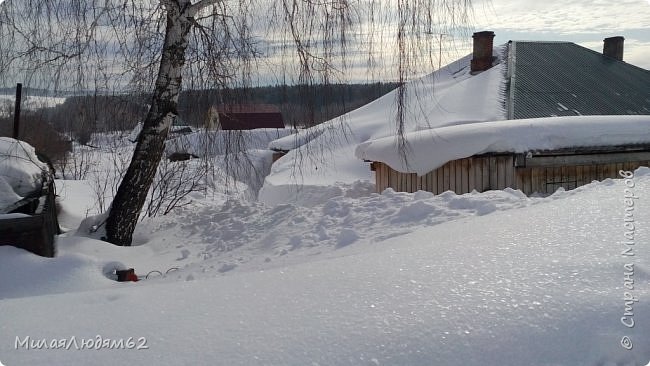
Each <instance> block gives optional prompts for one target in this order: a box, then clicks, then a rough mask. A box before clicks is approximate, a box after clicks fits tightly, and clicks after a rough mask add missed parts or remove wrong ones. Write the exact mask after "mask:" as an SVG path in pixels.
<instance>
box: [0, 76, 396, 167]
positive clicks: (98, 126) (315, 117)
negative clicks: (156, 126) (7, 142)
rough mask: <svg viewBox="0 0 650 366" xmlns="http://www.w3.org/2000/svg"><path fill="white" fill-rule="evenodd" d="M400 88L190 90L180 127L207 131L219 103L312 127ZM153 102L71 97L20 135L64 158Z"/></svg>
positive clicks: (39, 114)
mask: <svg viewBox="0 0 650 366" xmlns="http://www.w3.org/2000/svg"><path fill="white" fill-rule="evenodd" d="M396 87H397V84H396V83H375V84H332V85H309V86H308V85H297V86H286V85H284V86H267V87H257V88H240V89H226V90H188V91H184V92H183V93H182V94H181V96H180V98H179V110H178V113H179V119H180V121H179V123H181V124H187V125H190V126H196V127H199V126H203V125H204V124H205V122H206V120H207V117H208V111H209V109H210V107H212V106H216V105H219V104H259V103H262V104H272V105H276V106H277V107H279V108H280V110H281V111H282V115H283V117H284V121H285V125H287V126H293V127H308V126H312V125H316V124H318V123H321V122H324V121H326V120H329V119H331V118H334V117H336V116H339V115H342V114H344V113H346V112H348V111H351V110H353V109H356V108H359V107H360V106H362V105H364V104H367V103H369V102H371V101H373V100H375V99H377V98H379V97H381V96H382V95H384V94H386V93H388V92H389V91H391V90H393V89H395V88H396ZM23 90H25V89H23ZM9 92H10V90H9V89H7V93H6V94H10V93H9ZM41 92H42V94H46V93H45V91H41ZM30 94H32V93H30ZM39 94H41V93H39ZM150 99H151V96H150V95H143V94H139V95H127V94H116V95H88V94H86V95H82V96H71V97H68V98H67V99H66V100H65V102H64V103H62V104H60V105H58V106H56V107H51V108H44V109H39V110H36V111H23V112H22V114H21V121H22V122H21V133H20V136H21V139H24V140H25V141H27V142H29V143H31V144H32V145H34V146H35V147H36V148H37V149H38V150H41V151H43V152H44V153H46V154H48V155H51V157H52V158H53V159H54V158H57V157H59V156H61V154H63V153H65V150H66V149H67V148H69V146H70V143H69V142H70V140H76V141H77V142H79V143H81V144H85V143H87V142H88V141H89V140H90V136H91V134H92V133H94V132H107V131H128V130H131V129H133V128H134V127H135V126H136V124H137V123H138V122H140V121H142V120H143V119H144V117H145V115H146V113H147V110H148V108H149V103H150ZM12 125H13V116H9V115H4V117H0V136H11V133H12ZM48 145H51V146H48Z"/></svg>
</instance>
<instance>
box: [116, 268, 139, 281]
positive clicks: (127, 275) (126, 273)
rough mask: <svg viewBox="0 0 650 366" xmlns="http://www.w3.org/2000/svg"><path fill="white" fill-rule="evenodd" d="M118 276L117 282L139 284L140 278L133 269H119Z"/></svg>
mask: <svg viewBox="0 0 650 366" xmlns="http://www.w3.org/2000/svg"><path fill="white" fill-rule="evenodd" d="M115 274H116V275H117V282H137V281H138V276H137V275H136V274H135V270H134V269H133V268H129V269H118V270H116V271H115Z"/></svg>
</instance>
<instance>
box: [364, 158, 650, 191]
mask: <svg viewBox="0 0 650 366" xmlns="http://www.w3.org/2000/svg"><path fill="white" fill-rule="evenodd" d="M603 155H604V154H603ZM630 157H631V158H639V157H642V156H641V155H639V154H638V153H637V154H632V153H631V154H630ZM563 159H564V160H563V162H567V161H570V157H564V158H563ZM603 160H604V161H606V162H607V163H604V164H597V163H596V162H597V160H592V161H584V160H580V164H574V165H557V164H552V166H543V165H541V164H540V163H539V162H536V163H534V164H530V165H527V166H517V167H515V155H481V156H473V157H469V158H464V159H458V160H453V161H450V162H448V163H446V164H445V165H443V166H441V167H439V168H437V169H435V170H432V171H430V172H429V173H427V174H425V175H423V176H420V177H418V176H417V175H416V174H414V173H400V172H397V171H395V170H393V169H392V168H390V167H389V166H388V165H386V164H384V163H380V162H375V169H376V170H375V174H376V177H375V178H376V187H377V192H382V191H383V190H385V189H386V188H388V187H391V188H393V189H394V190H396V191H401V192H415V191H418V190H423V191H429V192H433V193H434V194H440V193H442V192H445V191H448V190H451V191H454V192H456V193H458V194H463V193H468V192H471V191H473V190H476V191H478V192H484V191H488V190H492V189H504V188H506V187H510V188H513V189H519V190H521V191H522V192H523V193H525V194H526V195H531V194H534V193H538V194H542V195H547V194H552V193H554V192H555V191H556V190H558V189H559V188H563V189H565V190H571V189H575V188H577V187H580V186H582V185H585V184H589V183H591V182H592V181H594V180H598V181H602V180H604V179H607V178H620V177H619V174H618V172H619V170H630V171H633V170H634V169H636V168H638V167H640V166H650V160H646V159H643V160H639V161H625V162H621V161H620V160H621V159H620V156H618V157H617V159H616V160H617V161H615V162H609V161H608V159H607V158H605V159H603ZM610 160H611V159H610ZM547 161H550V160H547Z"/></svg>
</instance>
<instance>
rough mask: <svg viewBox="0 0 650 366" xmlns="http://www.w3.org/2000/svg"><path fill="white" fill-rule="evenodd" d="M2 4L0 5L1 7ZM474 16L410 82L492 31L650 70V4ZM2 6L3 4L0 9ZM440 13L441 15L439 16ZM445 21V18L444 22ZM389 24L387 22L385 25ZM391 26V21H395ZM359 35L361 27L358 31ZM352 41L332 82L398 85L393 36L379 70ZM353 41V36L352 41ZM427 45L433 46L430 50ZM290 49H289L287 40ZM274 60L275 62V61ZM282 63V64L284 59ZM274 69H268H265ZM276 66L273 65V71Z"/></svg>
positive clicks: (578, 2)
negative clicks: (621, 42)
mask: <svg viewBox="0 0 650 366" xmlns="http://www.w3.org/2000/svg"><path fill="white" fill-rule="evenodd" d="M3 1H4V0H0V4H2V2H3ZM394 1H395V0H379V2H380V3H382V4H383V5H382V6H384V7H387V8H390V7H394ZM471 3H472V5H473V17H472V18H471V19H469V20H468V22H467V23H466V24H467V25H463V26H462V27H461V31H459V32H454V35H453V36H452V35H444V36H442V47H441V50H442V52H441V54H440V57H439V56H438V54H437V53H438V52H436V51H437V50H438V46H437V43H436V42H437V39H438V37H440V35H439V33H446V32H445V31H444V28H442V29H443V30H440V28H437V29H436V30H433V31H432V34H431V35H430V37H432V38H434V39H436V41H435V42H434V44H433V50H434V52H435V54H434V55H433V56H431V58H430V60H427V62H423V63H422V65H419V67H418V70H417V71H415V72H414V73H413V74H412V75H410V78H413V77H417V76H420V75H423V74H427V73H430V72H431V71H433V70H434V69H435V68H437V66H438V65H439V64H440V65H446V64H449V63H451V62H453V61H455V60H457V59H459V58H461V57H463V56H465V55H467V54H469V53H471V46H472V45H471V34H472V33H473V32H475V31H483V30H490V31H493V32H495V34H496V37H495V40H494V41H495V45H499V44H503V43H506V42H507V41H509V40H545V41H570V42H575V43H577V44H579V45H582V46H584V47H587V48H590V49H593V50H595V51H597V52H602V45H603V39H604V38H606V37H611V36H623V37H625V46H624V49H625V50H624V56H623V58H624V61H626V62H628V63H631V64H633V65H636V66H639V67H642V68H645V69H650V57H648V56H650V29H649V28H647V25H648V24H650V0H619V1H610V0H573V1H571V2H567V1H564V0H544V1H539V0H473V1H472V2H471ZM0 6H2V5H0ZM443 13H444V12H443ZM443 18H444V17H443ZM389 23H391V21H390V20H389V21H388V23H387V24H389ZM393 23H394V21H393ZM360 29H361V32H362V33H363V31H364V30H363V27H361V28H360ZM377 30H379V32H385V33H386V34H387V35H388V34H389V32H392V31H393V30H394V27H392V26H387V25H382V26H380V27H379V28H375V31H377ZM259 37H260V38H259V39H260V40H262V41H263V42H267V44H273V42H276V41H274V39H284V41H285V42H286V39H287V38H286V36H283V35H278V34H275V35H271V34H269V33H268V32H267V33H264V34H262V35H261V36H259ZM360 37H361V39H357V40H353V41H352V43H351V44H350V45H349V46H348V48H347V54H346V56H345V57H346V58H347V59H346V63H347V67H346V69H345V70H344V72H343V74H344V75H340V76H339V77H337V78H335V80H333V81H335V82H365V81H378V80H379V81H393V80H396V79H397V77H396V73H397V72H396V70H397V66H396V65H397V64H396V58H395V57H393V56H392V54H394V53H395V49H396V47H395V46H396V43H395V40H394V38H393V37H394V36H393V35H392V33H391V34H390V35H388V36H380V37H376V38H375V39H376V40H379V42H377V43H378V44H379V45H378V46H375V48H374V50H375V51H374V52H376V53H378V54H381V55H383V56H384V57H383V59H382V60H381V61H380V62H379V64H380V67H379V68H377V69H374V70H371V71H368V69H367V65H368V60H369V59H368V51H367V50H361V48H360V47H355V43H354V42H363V40H362V39H363V37H364V36H360ZM352 38H354V37H352ZM429 46H431V45H429ZM289 47H293V44H292V43H291V42H290V41H289ZM288 57H289V59H291V58H292V57H293V58H295V49H292V50H290V51H289V56H288ZM274 61H278V62H274ZM284 63H286V60H284ZM260 65H261V66H259V65H258V69H257V70H256V71H257V72H258V73H259V74H260V75H258V76H257V77H254V79H257V81H254V82H253V84H261V85H266V84H275V83H277V82H278V80H281V79H280V78H281V77H280V78H279V77H278V76H277V75H278V74H282V70H285V68H286V65H285V64H283V63H281V62H280V61H279V57H278V56H277V55H276V57H275V58H274V57H270V58H269V62H268V63H261V64H260ZM269 65H272V66H269ZM273 65H275V66H273Z"/></svg>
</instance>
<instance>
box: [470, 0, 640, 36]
mask: <svg viewBox="0 0 650 366" xmlns="http://www.w3.org/2000/svg"><path fill="white" fill-rule="evenodd" d="M475 8H476V11H475V14H476V17H477V18H476V20H477V25H479V26H483V27H485V26H488V27H494V28H502V29H516V30H518V31H527V32H542V33H544V32H557V33H564V34H571V33H604V32H605V33H607V32H610V33H611V32H614V33H615V32H620V31H622V30H625V29H627V28H644V27H647V24H649V23H650V5H648V2H647V1H645V0H619V1H616V2H612V1H609V0H607V1H604V0H576V1H572V2H567V1H564V0H546V1H538V0H516V1H515V0H493V1H492V2H491V6H488V5H486V4H485V3H483V2H478V3H476V4H475ZM622 20H624V21H622Z"/></svg>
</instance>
